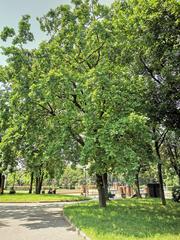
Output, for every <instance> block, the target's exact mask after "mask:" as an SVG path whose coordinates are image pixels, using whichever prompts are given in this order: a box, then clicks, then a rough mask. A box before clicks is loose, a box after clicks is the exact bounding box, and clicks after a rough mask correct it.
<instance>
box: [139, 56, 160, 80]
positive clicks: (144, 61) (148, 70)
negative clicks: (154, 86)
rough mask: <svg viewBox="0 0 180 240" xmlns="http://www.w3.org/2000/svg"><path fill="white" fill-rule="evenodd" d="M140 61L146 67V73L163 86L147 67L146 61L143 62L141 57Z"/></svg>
mask: <svg viewBox="0 0 180 240" xmlns="http://www.w3.org/2000/svg"><path fill="white" fill-rule="evenodd" d="M140 61H141V62H142V64H143V65H144V67H145V69H146V71H147V72H148V73H149V74H150V76H151V77H152V78H153V79H154V80H155V81H156V82H157V83H159V84H161V82H160V81H159V80H158V79H157V78H156V77H155V76H154V74H153V71H152V70H151V69H150V68H149V67H148V66H147V65H146V63H145V61H144V60H143V58H142V57H141V56H140Z"/></svg>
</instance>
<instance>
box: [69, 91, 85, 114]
mask: <svg viewBox="0 0 180 240" xmlns="http://www.w3.org/2000/svg"><path fill="white" fill-rule="evenodd" d="M72 97H73V100H72V102H73V103H74V104H75V106H76V107H77V108H79V110H81V111H82V112H83V113H85V111H84V109H83V108H82V106H81V105H80V104H79V103H78V101H77V95H76V94H72Z"/></svg>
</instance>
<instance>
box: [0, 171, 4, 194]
mask: <svg viewBox="0 0 180 240" xmlns="http://www.w3.org/2000/svg"><path fill="white" fill-rule="evenodd" d="M4 184H5V176H4V175H3V174H2V173H0V194H3V193H4Z"/></svg>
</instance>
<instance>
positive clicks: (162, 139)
mask: <svg viewBox="0 0 180 240" xmlns="http://www.w3.org/2000/svg"><path fill="white" fill-rule="evenodd" d="M167 133H168V130H165V131H164V133H162V134H161V136H160V138H159V139H158V142H159V141H160V142H159V143H158V147H159V148H160V147H161V145H162V143H163V142H164V140H165V137H166V134H167Z"/></svg>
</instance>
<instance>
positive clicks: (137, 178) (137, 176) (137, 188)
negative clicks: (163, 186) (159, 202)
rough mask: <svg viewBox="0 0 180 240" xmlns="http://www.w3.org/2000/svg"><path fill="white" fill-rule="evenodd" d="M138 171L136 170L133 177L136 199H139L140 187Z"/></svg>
mask: <svg viewBox="0 0 180 240" xmlns="http://www.w3.org/2000/svg"><path fill="white" fill-rule="evenodd" d="M139 171H140V169H138V172H137V173H136V175H135V186H136V195H137V197H139V198H141V193H140V186H139Z"/></svg>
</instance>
